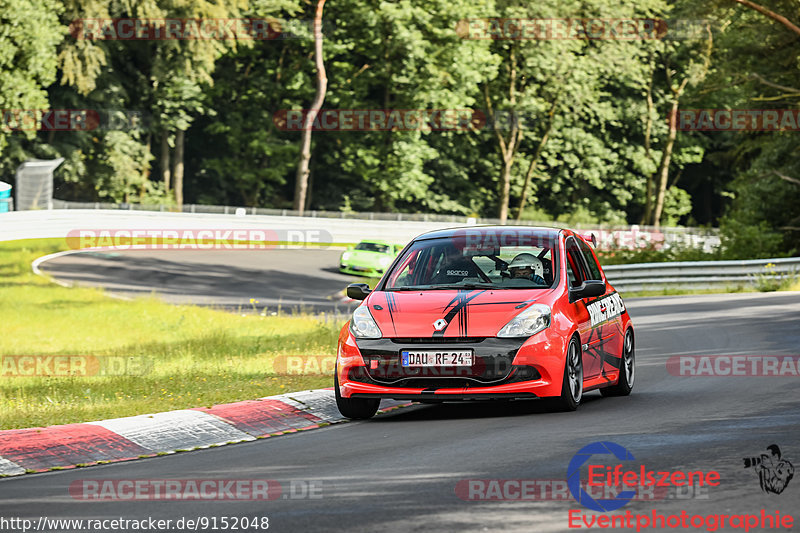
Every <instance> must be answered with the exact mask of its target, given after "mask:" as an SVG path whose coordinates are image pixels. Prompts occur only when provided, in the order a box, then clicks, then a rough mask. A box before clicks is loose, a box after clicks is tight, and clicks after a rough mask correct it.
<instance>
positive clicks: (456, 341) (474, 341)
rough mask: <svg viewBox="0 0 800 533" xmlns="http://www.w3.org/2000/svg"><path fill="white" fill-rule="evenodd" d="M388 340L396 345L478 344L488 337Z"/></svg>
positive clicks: (396, 338)
mask: <svg viewBox="0 0 800 533" xmlns="http://www.w3.org/2000/svg"><path fill="white" fill-rule="evenodd" d="M387 340H390V341H392V342H393V343H395V344H463V343H469V344H478V343H481V342H483V341H484V340H486V337H393V338H391V339H387Z"/></svg>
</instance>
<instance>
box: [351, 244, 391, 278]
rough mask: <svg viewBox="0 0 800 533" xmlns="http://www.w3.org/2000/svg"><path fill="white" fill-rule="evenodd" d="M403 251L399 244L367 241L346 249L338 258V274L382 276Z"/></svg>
mask: <svg viewBox="0 0 800 533" xmlns="http://www.w3.org/2000/svg"><path fill="white" fill-rule="evenodd" d="M402 249H403V246H402V245H400V244H392V243H390V242H387V241H379V240H368V241H361V242H360V243H358V244H356V246H355V248H348V249H347V251H346V252H344V253H342V256H341V257H340V258H339V272H343V273H345V274H355V275H357V276H382V275H383V272H384V271H385V270H386V269H387V268H388V267H389V265H391V264H392V261H394V258H395V257H397V254H399V253H400V251H401V250H402Z"/></svg>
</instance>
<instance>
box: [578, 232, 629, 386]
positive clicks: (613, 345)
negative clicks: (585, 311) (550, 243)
mask: <svg viewBox="0 0 800 533" xmlns="http://www.w3.org/2000/svg"><path fill="white" fill-rule="evenodd" d="M576 241H577V243H578V247H579V248H580V250H581V254H582V255H583V259H584V261H585V263H586V266H587V267H588V274H589V276H590V277H589V279H594V280H600V281H603V282H604V283H605V280H603V275H602V274H601V273H600V272H601V271H600V266H599V265H598V264H597V258H596V257H595V255H594V253H593V252H592V250H591V248H589V245H588V244H586V243H585V242H584V241H583V240H581V239H576ZM589 305H592V306H597V308H598V311H599V313H597V315H596V316H599V317H600V319H596V320H595V321H596V322H598V323H597V324H593V326H594V328H593V333H592V338H591V339H590V340H589V342H588V343H587V344H588V345H589V348H588V350H589V351H590V353H591V355H592V356H593V358H594V359H595V360H596V361H597V362H598V363H599V366H598V372H599V373H603V372H611V371H616V370H617V369H619V363H620V354H621V353H622V342H623V338H622V337H623V335H622V315H621V312H622V305H621V300H619V301H618V299H617V297H616V295H612V294H605V295H603V296H601V297H599V298H593V299H590V300H589V301H587V306H589ZM590 314H591V313H590Z"/></svg>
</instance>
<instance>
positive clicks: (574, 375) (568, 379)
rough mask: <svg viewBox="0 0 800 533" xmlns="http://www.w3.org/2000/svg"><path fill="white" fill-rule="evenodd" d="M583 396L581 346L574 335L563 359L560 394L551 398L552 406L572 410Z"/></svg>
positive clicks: (556, 408) (562, 409) (560, 409)
mask: <svg viewBox="0 0 800 533" xmlns="http://www.w3.org/2000/svg"><path fill="white" fill-rule="evenodd" d="M582 397H583V363H582V361H581V347H580V345H579V344H578V340H577V339H576V338H575V337H572V339H570V341H569V344H568V345H567V357H566V361H564V379H563V380H562V381H561V396H559V397H558V398H553V400H552V406H553V409H554V410H557V411H574V410H576V409H577V408H578V405H580V403H581V398H582Z"/></svg>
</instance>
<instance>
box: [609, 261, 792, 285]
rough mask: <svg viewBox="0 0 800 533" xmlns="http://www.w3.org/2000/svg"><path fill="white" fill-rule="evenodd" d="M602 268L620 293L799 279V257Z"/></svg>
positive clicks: (639, 264)
mask: <svg viewBox="0 0 800 533" xmlns="http://www.w3.org/2000/svg"><path fill="white" fill-rule="evenodd" d="M603 271H604V272H605V273H606V277H607V278H608V281H610V282H611V284H612V285H613V286H614V288H616V289H617V290H619V291H620V292H625V291H660V290H664V289H678V290H697V289H726V288H734V287H755V286H757V285H758V284H759V283H764V282H768V281H776V280H784V279H788V278H794V279H798V276H800V257H782V258H776V259H751V260H746V261H681V262H674V263H636V264H630V265H609V266H607V267H604V268H603Z"/></svg>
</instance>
